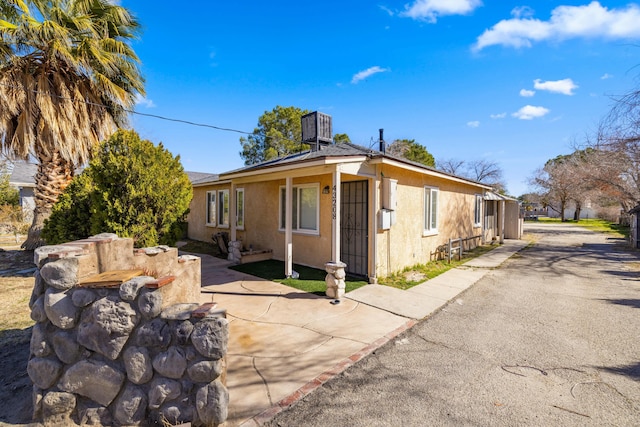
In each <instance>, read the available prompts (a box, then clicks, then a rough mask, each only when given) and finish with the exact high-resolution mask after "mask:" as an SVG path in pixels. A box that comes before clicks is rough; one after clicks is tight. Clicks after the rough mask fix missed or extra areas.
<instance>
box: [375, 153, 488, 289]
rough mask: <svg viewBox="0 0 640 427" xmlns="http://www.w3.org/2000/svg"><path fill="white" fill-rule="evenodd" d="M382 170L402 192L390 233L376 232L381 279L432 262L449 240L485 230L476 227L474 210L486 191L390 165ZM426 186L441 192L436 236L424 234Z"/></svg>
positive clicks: (477, 233)
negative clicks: (477, 196)
mask: <svg viewBox="0 0 640 427" xmlns="http://www.w3.org/2000/svg"><path fill="white" fill-rule="evenodd" d="M381 171H382V174H383V175H384V176H385V177H388V178H392V179H396V180H398V190H397V210H396V214H395V216H396V223H395V224H394V225H393V226H391V229H390V230H379V229H378V230H376V238H377V250H376V252H377V256H376V275H377V276H380V277H384V276H387V275H389V274H392V273H394V272H398V271H401V270H402V269H404V268H405V267H409V266H413V265H415V264H422V263H426V262H429V261H430V259H431V253H432V252H434V251H435V249H436V247H437V246H439V245H441V244H444V243H446V242H447V241H448V240H449V238H458V237H470V236H475V235H480V234H481V227H475V226H474V208H475V195H476V194H481V193H482V188H479V187H476V186H474V185H472V184H466V183H459V182H454V181H451V180H448V179H443V178H435V177H430V176H426V175H423V174H419V173H416V172H412V171H407V170H404V169H401V168H397V167H392V166H389V165H384V166H382V167H381ZM381 186H382V182H381V181H380V187H381ZM425 186H429V187H435V188H438V190H439V196H438V232H437V234H434V235H423V228H424V227H423V224H424V213H423V212H424V188H425ZM378 191H380V192H381V191H382V190H381V188H378ZM380 194H381V193H380ZM380 202H382V195H380ZM380 207H381V205H380V206H378V208H380ZM377 211H378V209H376V212H377Z"/></svg>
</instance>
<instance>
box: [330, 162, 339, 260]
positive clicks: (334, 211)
mask: <svg viewBox="0 0 640 427" xmlns="http://www.w3.org/2000/svg"><path fill="white" fill-rule="evenodd" d="M340 175H341V174H340V166H336V169H335V170H334V171H333V183H332V184H333V185H332V191H331V236H332V242H331V258H332V261H333V262H336V263H338V262H339V261H340V198H341V195H340V193H341V191H340V190H341V188H340V179H341V177H340Z"/></svg>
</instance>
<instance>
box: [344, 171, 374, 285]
mask: <svg viewBox="0 0 640 427" xmlns="http://www.w3.org/2000/svg"><path fill="white" fill-rule="evenodd" d="M368 190H369V186H368V181H350V182H343V183H342V184H341V192H342V198H341V200H340V260H341V261H342V262H344V263H346V264H347V268H346V271H347V273H351V274H354V275H358V276H364V277H366V276H367V273H368V271H367V266H368V265H369V257H368V253H369V249H368V248H369V244H368V243H369V221H368V220H367V218H368V212H369V191H368Z"/></svg>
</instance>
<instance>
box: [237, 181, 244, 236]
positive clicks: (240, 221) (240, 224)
mask: <svg viewBox="0 0 640 427" xmlns="http://www.w3.org/2000/svg"><path fill="white" fill-rule="evenodd" d="M244 206H245V205H244V188H236V228H237V229H238V230H244Z"/></svg>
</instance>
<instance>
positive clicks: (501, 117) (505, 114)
mask: <svg viewBox="0 0 640 427" xmlns="http://www.w3.org/2000/svg"><path fill="white" fill-rule="evenodd" d="M489 117H491V118H492V119H504V118H505V117H507V113H499V114H491V115H489Z"/></svg>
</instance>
